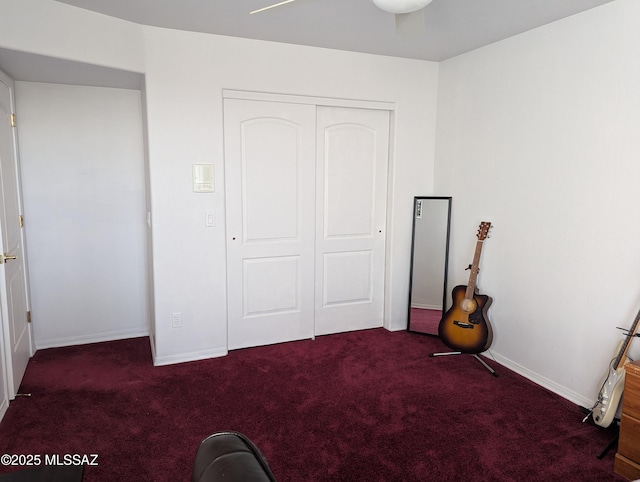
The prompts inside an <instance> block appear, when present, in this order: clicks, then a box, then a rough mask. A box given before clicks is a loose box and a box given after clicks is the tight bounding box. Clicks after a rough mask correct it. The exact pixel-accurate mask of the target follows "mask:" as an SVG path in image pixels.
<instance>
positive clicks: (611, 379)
mask: <svg viewBox="0 0 640 482" xmlns="http://www.w3.org/2000/svg"><path fill="white" fill-rule="evenodd" d="M638 322H640V311H639V312H638V314H637V315H636V319H635V321H634V322H633V325H632V326H631V329H630V330H629V331H628V332H627V333H626V334H625V338H624V340H622V341H621V342H620V343H618V348H617V349H616V357H615V358H613V359H612V362H611V365H610V366H609V372H608V374H607V378H606V379H605V381H604V383H603V384H602V388H600V392H599V393H598V401H597V402H596V404H595V405H594V406H593V408H592V409H591V415H592V417H593V421H594V422H595V424H596V425H599V426H600V427H605V428H606V427H608V426H609V425H611V422H613V419H614V418H615V415H616V412H617V411H618V405H620V399H621V398H622V392H623V390H624V378H625V370H624V366H625V365H626V364H627V363H628V362H630V361H631V360H630V359H629V358H627V351H628V350H629V346H630V345H631V339H632V338H633V337H634V336H636V332H637V331H638ZM587 418H588V416H587ZM585 420H586V419H585Z"/></svg>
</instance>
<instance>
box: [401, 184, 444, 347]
mask: <svg viewBox="0 0 640 482" xmlns="http://www.w3.org/2000/svg"><path fill="white" fill-rule="evenodd" d="M450 226H451V197H428V196H424V197H423V196H416V197H415V198H414V200H413V241H412V243H411V275H410V276H411V277H410V280H409V322H408V324H407V329H408V330H409V331H411V332H415V333H424V334H427V335H435V336H437V335H438V325H439V324H440V320H441V319H442V315H443V314H444V311H445V309H446V300H447V267H448V262H449V231H450Z"/></svg>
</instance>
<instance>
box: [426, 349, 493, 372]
mask: <svg viewBox="0 0 640 482" xmlns="http://www.w3.org/2000/svg"><path fill="white" fill-rule="evenodd" d="M450 355H466V353H462V352H461V351H448V352H445V353H429V356H430V357H437V356H450ZM469 355H471V356H472V357H474V358H475V359H476V360H478V361H479V362H480V363H482V365H483V366H484V367H485V368H486V369H487V370H489V372H490V373H491V374H492V375H493V376H494V377H497V376H498V374H497V373H496V371H495V370H494V369H493V368H491V367H490V366H489V365H487V363H486V362H485V361H484V360H483V359H482V358H480V357H479V356H478V355H476V354H475V353H469Z"/></svg>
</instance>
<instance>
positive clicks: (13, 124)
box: [11, 114, 16, 127]
mask: <svg viewBox="0 0 640 482" xmlns="http://www.w3.org/2000/svg"><path fill="white" fill-rule="evenodd" d="M15 126H16V115H15V114H11V127H15Z"/></svg>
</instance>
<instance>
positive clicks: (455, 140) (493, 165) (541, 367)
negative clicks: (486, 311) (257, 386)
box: [435, 0, 640, 405]
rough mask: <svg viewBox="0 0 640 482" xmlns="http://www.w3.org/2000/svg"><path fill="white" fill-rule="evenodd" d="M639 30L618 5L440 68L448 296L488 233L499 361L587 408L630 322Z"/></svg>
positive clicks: (638, 302) (639, 176) (636, 259)
mask: <svg viewBox="0 0 640 482" xmlns="http://www.w3.org/2000/svg"><path fill="white" fill-rule="evenodd" d="M638 18H640V2H637V1H636V0H618V1H616V2H612V3H609V4H606V5H604V6H602V7H599V8H596V9H594V10H590V11H587V12H585V13H582V14H579V15H576V16H573V17H570V18H567V19H565V20H562V21H559V22H556V23H554V24H551V25H548V26H545V27H542V28H539V29H537V30H534V31H531V32H528V33H525V34H522V35H519V36H517V37H513V38H511V39H508V40H505V41H503V42H500V43H497V44H494V45H491V46H488V47H486V48H482V49H480V50H477V51H474V52H471V53H469V54H466V55H461V56H459V57H457V58H454V59H451V60H449V61H446V62H443V63H442V64H441V66H440V90H439V96H438V128H437V146H436V170H435V176H436V184H435V186H436V192H437V193H441V194H447V195H453V199H454V202H453V215H452V221H453V224H452V264H451V269H450V274H451V281H452V282H451V285H452V286H453V285H454V284H456V283H465V282H466V279H467V276H468V272H465V271H464V268H465V267H466V266H467V264H468V263H469V262H470V261H471V258H472V256H473V249H474V243H475V233H476V229H477V227H478V224H479V222H480V221H484V220H486V221H491V222H493V224H494V228H493V229H492V231H491V234H490V236H491V237H490V239H488V240H487V242H486V243H485V245H484V253H483V259H482V262H481V271H480V277H479V286H480V288H481V291H483V292H485V293H487V294H489V295H491V296H493V298H494V305H493V308H492V309H491V310H490V317H491V320H492V324H493V326H494V331H495V341H494V345H493V348H492V352H493V354H494V356H495V357H496V358H497V359H498V360H499V361H501V362H502V363H505V364H507V365H509V366H511V367H513V368H516V369H517V370H518V371H520V372H521V373H523V374H525V375H527V376H529V377H530V378H533V379H535V380H536V381H538V382H540V383H542V384H543V385H546V386H548V387H550V388H552V389H553V390H555V391H556V392H559V393H562V394H564V395H565V396H567V397H568V398H570V399H573V400H575V401H577V402H578V403H583V404H585V405H588V404H590V403H591V402H592V401H593V400H594V398H595V396H596V394H597V391H598V389H599V381H600V379H601V377H603V376H604V374H605V371H606V369H607V366H608V363H609V360H610V359H611V358H612V356H613V353H614V350H615V347H616V344H617V342H618V341H619V340H620V339H621V332H620V330H617V329H616V327H617V326H622V327H630V325H631V323H632V321H633V320H634V318H635V315H636V312H637V310H638V309H639V308H640V278H639V277H638V272H639V270H640V250H639V249H638V246H640V224H639V223H638V222H637V220H638V214H637V212H636V211H637V209H638V206H640V189H639V187H638V186H640V162H638V159H640V135H639V133H640V88H639V86H640V29H638ZM639 345H640V344H639V343H638V342H637V341H636V342H635V346H632V352H633V353H634V354H635V355H638V354H640V346H639Z"/></svg>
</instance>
